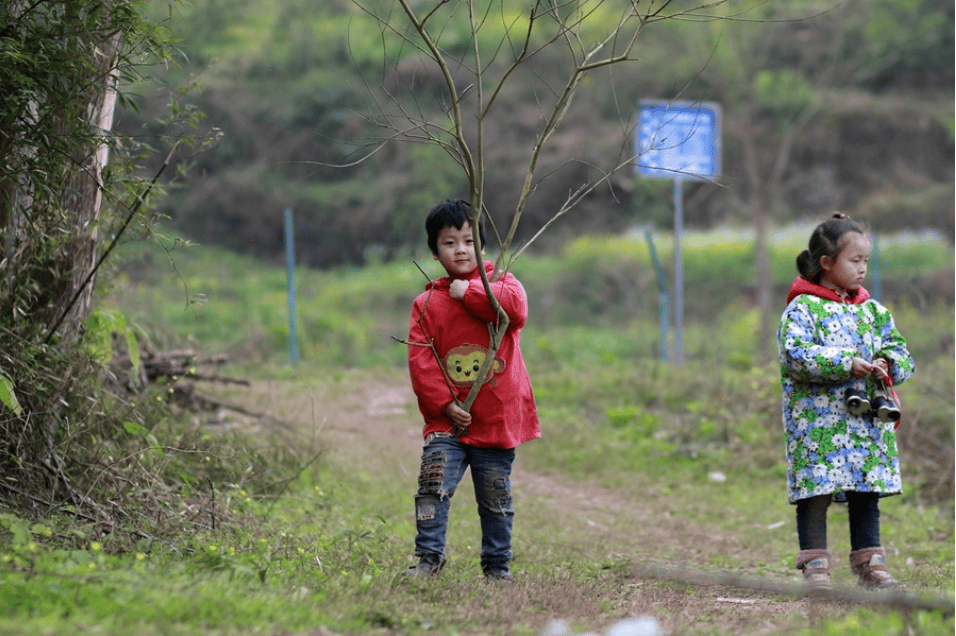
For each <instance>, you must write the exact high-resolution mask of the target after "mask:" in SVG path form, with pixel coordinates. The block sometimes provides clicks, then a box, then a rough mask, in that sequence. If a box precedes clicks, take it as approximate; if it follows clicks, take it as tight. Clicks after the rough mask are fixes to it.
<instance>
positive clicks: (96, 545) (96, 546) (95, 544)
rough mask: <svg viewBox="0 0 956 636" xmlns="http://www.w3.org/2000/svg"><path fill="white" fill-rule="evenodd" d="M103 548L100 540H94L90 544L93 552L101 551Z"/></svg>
mask: <svg viewBox="0 0 956 636" xmlns="http://www.w3.org/2000/svg"><path fill="white" fill-rule="evenodd" d="M102 549H103V546H101V545H100V543H99V541H94V542H93V543H91V544H90V550H92V551H93V552H99V551H100V550H102Z"/></svg>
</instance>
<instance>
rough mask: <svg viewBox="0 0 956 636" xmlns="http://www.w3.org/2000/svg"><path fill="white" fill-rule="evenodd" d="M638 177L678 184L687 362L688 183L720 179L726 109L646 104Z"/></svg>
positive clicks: (679, 308) (677, 322) (679, 285)
mask: <svg viewBox="0 0 956 636" xmlns="http://www.w3.org/2000/svg"><path fill="white" fill-rule="evenodd" d="M634 166H635V170H636V172H637V174H638V175H640V176H642V177H647V178H650V179H670V180H672V181H673V182H674V361H675V362H676V363H677V364H683V362H684V262H683V249H682V241H683V233H684V182H685V181H705V180H709V179H714V178H716V177H717V176H719V175H720V106H719V105H718V104H715V103H712V102H686V101H685V102H679V101H674V102H668V101H661V100H642V101H641V104H640V111H639V114H638V118H637V125H636V126H635V128H634Z"/></svg>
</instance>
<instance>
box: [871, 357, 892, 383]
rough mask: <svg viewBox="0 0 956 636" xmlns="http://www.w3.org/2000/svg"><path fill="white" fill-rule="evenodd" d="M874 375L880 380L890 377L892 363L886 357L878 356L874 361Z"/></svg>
mask: <svg viewBox="0 0 956 636" xmlns="http://www.w3.org/2000/svg"><path fill="white" fill-rule="evenodd" d="M872 366H873V375H875V376H876V377H877V378H878V379H880V380H886V379H888V378H889V377H890V363H889V361H888V360H887V359H886V358H877V359H876V360H874V361H873V365H872Z"/></svg>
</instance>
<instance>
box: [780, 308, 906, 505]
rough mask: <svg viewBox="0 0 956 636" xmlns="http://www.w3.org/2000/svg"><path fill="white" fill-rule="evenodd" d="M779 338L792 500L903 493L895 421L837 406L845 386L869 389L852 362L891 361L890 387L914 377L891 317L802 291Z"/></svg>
mask: <svg viewBox="0 0 956 636" xmlns="http://www.w3.org/2000/svg"><path fill="white" fill-rule="evenodd" d="M777 340H778V346H779V350H780V383H781V385H782V387H783V425H784V430H785V432H786V444H787V463H788V470H787V486H788V487H787V496H788V498H789V500H790V503H795V502H796V501H797V500H799V499H805V498H807V497H815V496H817V495H826V494H837V493H840V492H842V491H847V490H851V491H859V492H877V493H880V494H881V495H893V494H899V493H901V492H902V483H901V480H900V463H899V454H898V452H897V449H896V435H895V434H894V428H893V423H884V422H881V421H880V420H879V419H878V418H876V417H874V416H873V415H872V414H870V413H864V414H862V415H851V414H850V413H848V412H847V409H846V406H844V403H843V402H844V392H845V391H846V389H847V388H851V387H852V388H854V389H857V390H868V389H869V390H872V389H873V385H872V383H873V379H872V377H868V378H854V377H853V376H852V374H851V371H850V369H851V365H852V359H853V358H854V357H859V358H863V359H864V360H867V361H870V362H872V361H873V360H874V359H876V358H880V357H882V358H886V359H887V360H889V361H890V363H891V364H890V373H891V375H892V376H893V384H894V385H897V384H899V383H901V382H903V381H904V380H906V379H907V378H908V377H910V376H911V375H912V374H913V370H914V362H913V358H912V357H911V356H910V354H909V352H908V351H907V350H906V341H905V340H904V339H903V336H902V335H901V334H900V332H899V331H898V330H897V329H896V326H895V325H894V323H893V317H892V316H891V315H890V312H889V311H887V309H886V308H885V307H884V306H883V305H881V304H880V303H878V302H876V301H874V300H866V301H864V302H862V303H860V304H844V303H841V302H837V301H834V300H828V299H825V298H821V297H818V296H814V295H810V294H803V295H800V296H797V297H796V298H794V299H793V301H792V302H791V303H790V304H789V305H788V306H787V309H786V311H785V312H784V314H783V318H782V319H781V322H780V328H779V330H778V333H777ZM868 383H869V384H870V386H867V384H868Z"/></svg>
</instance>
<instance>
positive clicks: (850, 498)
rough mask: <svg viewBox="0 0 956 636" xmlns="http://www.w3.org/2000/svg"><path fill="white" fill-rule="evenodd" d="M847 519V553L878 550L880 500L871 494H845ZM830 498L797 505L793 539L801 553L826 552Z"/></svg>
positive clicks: (816, 498) (810, 500) (850, 492)
mask: <svg viewBox="0 0 956 636" xmlns="http://www.w3.org/2000/svg"><path fill="white" fill-rule="evenodd" d="M845 494H846V502H847V507H848V513H849V517H850V549H851V550H863V549H864V548H878V547H880V504H879V501H880V496H879V494H877V493H873V492H852V491H847V492H846V493H845ZM831 500H832V496H831V495H820V496H819V497H810V498H808V499H801V500H799V501H798V502H797V536H798V537H799V539H800V549H801V550H826V549H827V508H829V507H830V501H831Z"/></svg>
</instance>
